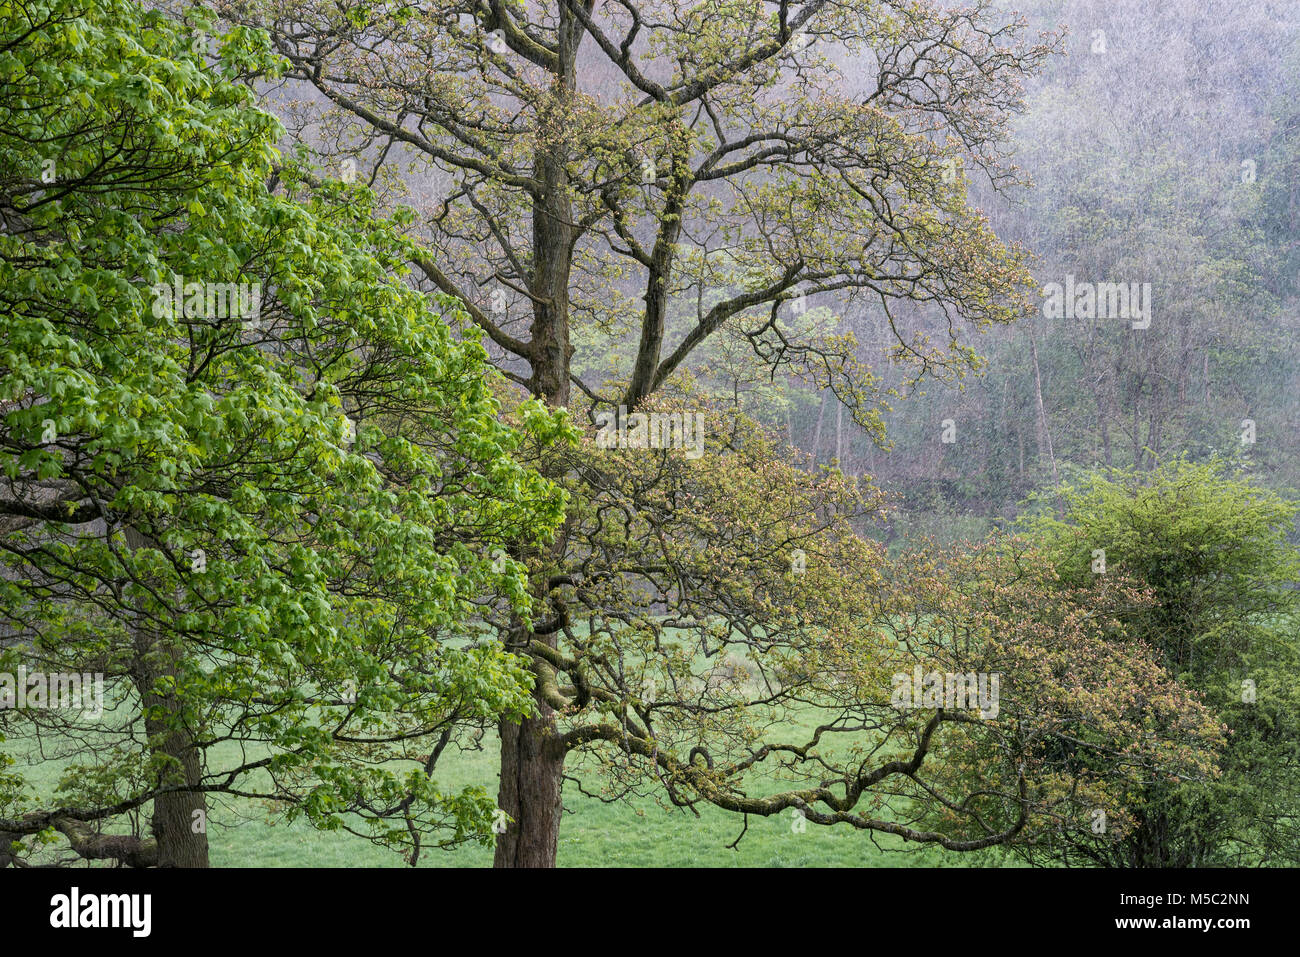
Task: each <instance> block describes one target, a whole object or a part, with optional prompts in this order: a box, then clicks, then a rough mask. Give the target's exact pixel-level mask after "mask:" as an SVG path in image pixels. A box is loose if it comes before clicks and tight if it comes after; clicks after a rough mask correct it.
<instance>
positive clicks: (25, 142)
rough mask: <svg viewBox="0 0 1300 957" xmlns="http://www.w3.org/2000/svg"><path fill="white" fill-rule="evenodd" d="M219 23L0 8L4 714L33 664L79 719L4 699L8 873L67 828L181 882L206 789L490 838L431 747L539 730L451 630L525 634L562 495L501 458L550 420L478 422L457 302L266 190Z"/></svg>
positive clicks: (509, 671)
mask: <svg viewBox="0 0 1300 957" xmlns="http://www.w3.org/2000/svg"><path fill="white" fill-rule="evenodd" d="M212 30H213V25H212V23H211V21H210V20H209V19H205V18H203V17H202V16H201V15H199V14H194V15H193V16H192V18H191V19H190V20H189V21H188V22H184V23H182V22H178V21H174V20H171V19H168V18H167V17H166V16H164V15H162V14H160V13H158V12H155V11H149V10H145V9H144V8H142V7H141V6H139V5H138V4H136V3H134V2H131V0H32V2H29V3H24V4H20V5H13V4H10V5H6V6H5V8H4V10H3V13H2V14H0V223H2V227H3V228H2V229H0V329H2V330H3V331H0V636H3V637H0V676H4V677H5V678H8V679H10V680H9V682H8V687H3V686H0V696H3V695H6V693H7V694H8V696H9V697H10V698H11V699H12V698H16V697H17V696H18V694H23V695H24V696H25V692H26V690H27V689H26V688H23V690H22V692H18V690H17V689H16V688H15V687H14V679H15V677H16V676H19V675H20V674H21V673H22V671H23V669H25V670H26V672H28V673H29V674H32V673H34V674H38V675H68V674H69V673H76V674H81V673H89V674H96V673H98V674H102V676H103V681H104V685H103V691H104V698H105V700H104V710H103V712H102V714H96V713H94V707H93V702H92V697H93V696H92V695H91V694H89V693H88V692H90V689H89V688H83V689H82V699H81V701H80V702H76V701H68V700H64V699H63V698H60V699H59V700H58V701H57V702H56V701H54V700H53V699H50V698H47V699H46V700H45V701H40V702H38V701H35V699H29V700H28V701H27V704H28V707H26V708H22V709H17V708H13V707H8V708H7V710H0V732H3V734H4V736H5V737H7V738H8V739H9V744H8V754H0V838H3V840H0V848H2V849H3V850H2V854H3V856H0V863H16V864H22V863H24V862H25V861H27V860H28V858H29V856H30V854H31V853H33V852H34V850H35V849H36V847H37V844H38V843H39V841H40V840H45V841H50V842H55V843H57V844H58V846H59V848H62V847H63V846H64V845H63V844H62V840H63V838H66V841H67V845H66V846H67V847H70V849H71V851H72V852H73V853H74V854H75V855H76V856H77V857H79V858H81V859H87V860H111V861H115V862H118V863H121V864H127V865H136V866H148V865H160V866H187V867H200V866H206V865H207V863H208V840H207V835H206V822H207V814H208V812H209V811H210V810H211V809H212V807H213V801H219V800H221V798H222V796H223V795H240V796H241V797H245V798H246V797H258V798H266V799H268V800H270V801H271V802H274V803H275V804H277V805H278V806H279V807H280V808H282V809H284V810H287V811H288V812H289V813H290V814H293V815H304V816H306V817H307V818H309V819H310V820H311V821H312V822H313V823H315V824H316V825H318V826H321V827H325V828H339V827H343V828H348V829H350V830H355V831H358V832H360V833H363V834H365V835H366V836H368V837H370V838H372V839H374V840H377V841H380V842H383V843H385V844H389V845H392V846H394V847H398V848H401V849H403V850H405V851H406V852H407V854H408V857H409V859H410V860H411V861H412V862H414V860H415V859H416V858H417V857H418V855H419V853H420V851H421V849H422V847H425V846H430V845H440V844H448V843H456V842H459V841H464V840H469V839H474V838H477V839H480V840H490V839H491V830H490V824H491V822H492V819H493V805H492V802H491V801H490V800H489V799H488V797H487V796H486V794H485V793H484V792H483V790H482V789H481V788H472V787H471V788H466V789H463V790H460V791H456V790H446V789H445V788H443V787H440V786H439V784H438V783H437V770H438V761H439V758H440V756H441V755H442V754H443V753H444V751H446V750H447V749H449V748H451V749H454V748H456V747H457V746H458V745H459V743H461V742H462V741H465V740H466V738H465V735H466V734H467V733H468V731H467V728H472V726H473V725H475V724H478V725H480V726H481V725H482V724H483V723H486V722H495V721H497V720H511V719H514V720H519V719H520V718H522V717H523V716H524V715H526V714H528V713H529V712H530V710H531V699H530V697H529V688H530V685H531V679H530V677H529V675H528V674H527V672H526V670H525V669H524V668H523V667H522V666H521V665H520V663H519V661H518V660H517V659H515V658H512V657H511V656H509V655H508V654H506V653H505V652H504V651H503V650H502V649H501V648H500V647H481V648H472V647H469V646H467V645H466V643H465V642H464V641H463V637H464V633H463V628H462V623H463V622H464V621H465V620H466V619H467V618H468V617H470V616H471V615H474V614H477V608H478V605H477V604H476V603H477V602H480V601H483V600H485V598H490V597H491V596H493V595H504V596H505V597H504V599H500V600H503V601H505V602H506V604H507V605H508V607H510V608H511V609H512V611H513V612H514V613H515V614H516V615H517V616H520V619H521V620H523V621H527V620H528V618H527V615H528V611H529V602H528V592H527V588H526V581H525V579H524V578H523V577H522V575H521V572H522V569H521V568H520V567H519V566H518V565H517V564H516V563H514V562H512V561H510V560H509V559H507V558H505V556H504V551H503V550H504V549H505V548H509V547H515V546H517V545H518V544H519V543H520V542H523V543H537V542H541V541H544V540H545V539H546V538H547V537H548V535H549V534H550V533H551V532H552V530H553V529H554V527H555V525H556V523H557V521H558V520H559V518H560V517H561V515H562V513H563V495H562V493H561V492H560V491H559V489H557V488H556V487H555V486H554V485H553V484H551V483H549V482H547V481H545V480H543V479H542V478H540V477H539V476H538V475H537V474H536V473H535V472H530V471H529V470H527V469H526V468H524V467H523V466H522V465H520V464H519V462H518V461H517V459H516V456H518V455H520V454H521V453H523V451H524V450H523V449H522V443H523V442H524V441H525V440H527V441H529V442H531V443H533V444H537V443H543V444H544V443H546V442H548V441H550V440H551V439H552V438H554V437H557V436H559V435H561V434H563V433H564V425H563V421H562V420H561V419H557V418H555V417H553V416H551V415H550V414H549V413H547V412H545V411H544V410H542V409H541V408H540V407H525V408H523V409H522V410H521V411H520V413H519V418H520V421H521V422H522V423H523V425H524V427H525V429H526V431H522V432H521V431H518V430H514V429H511V428H509V427H507V426H506V425H505V424H503V423H502V422H500V421H499V420H498V413H499V404H498V402H497V400H496V399H495V397H494V395H493V392H492V388H491V386H490V384H489V383H488V382H487V380H486V379H485V375H486V374H487V373H488V372H490V367H489V366H487V365H486V363H485V355H484V350H483V349H482V347H481V346H480V345H479V344H477V343H476V342H473V341H468V340H466V341H457V340H456V339H454V338H453V335H452V333H451V332H450V331H449V328H448V318H449V317H451V318H454V317H455V315H456V311H457V309H458V306H456V304H455V303H453V302H451V301H450V300H445V299H444V300H442V301H441V302H440V304H438V307H437V308H434V306H433V304H432V303H431V302H430V300H429V299H428V298H427V297H425V296H422V295H420V294H418V293H416V292H415V291H414V290H412V289H411V288H410V287H409V286H408V285H407V284H406V283H405V282H404V281H403V280H402V279H401V278H400V277H401V276H402V275H403V274H404V272H405V265H404V264H405V263H406V261H408V260H409V259H410V258H411V256H412V255H413V253H414V250H413V248H412V247H411V245H410V244H409V243H407V242H405V241H404V240H402V239H400V238H399V231H400V225H401V220H400V219H399V220H397V221H393V220H389V219H384V218H382V217H380V216H378V215H377V214H376V211H375V209H374V208H373V204H372V202H371V200H370V197H369V195H368V194H367V193H366V192H365V191H364V190H361V189H359V188H344V187H342V186H340V185H339V184H322V185H321V187H320V188H319V189H317V190H308V189H307V188H306V187H305V186H304V185H303V183H302V182H301V180H300V179H299V178H298V177H297V175H296V173H295V172H294V169H293V167H292V166H286V167H284V168H283V169H281V170H280V171H279V172H278V173H277V172H276V169H277V167H276V164H278V163H279V162H280V158H279V156H278V154H277V152H276V149H275V143H276V141H277V139H278V138H279V136H280V135H281V132H282V131H281V130H280V128H279V126H278V124H277V123H276V121H275V120H274V119H273V118H272V117H271V116H269V115H268V114H266V113H264V112H261V111H260V110H258V109H257V108H256V106H255V105H254V102H253V96H252V94H251V93H250V92H249V90H248V89H247V88H246V87H244V86H242V85H238V84H235V83H233V82H231V81H230V79H229V77H230V75H231V74H233V72H235V71H236V70H248V69H259V70H264V71H269V72H273V71H274V69H275V63H274V60H273V58H270V57H269V56H268V51H267V47H266V40H265V37H264V36H262V35H259V34H257V33H256V32H254V31H249V30H246V29H242V28H239V29H235V30H232V31H230V32H229V33H227V34H225V35H224V36H221V37H219V38H218V40H217V41H216V42H215V44H214V43H213V41H211V40H210V39H209V38H208V33H210V32H211V31H212ZM277 177H278V178H279V181H280V185H281V187H282V189H281V190H280V191H279V192H275V193H273V192H271V191H270V190H269V189H268V185H267V184H268V183H269V182H272V181H274V180H276V178H277ZM527 454H528V455H529V456H535V455H536V450H532V451H529V452H527ZM494 552H495V554H494ZM33 687H37V685H33ZM17 703H18V702H17V701H15V700H10V701H8V702H6V704H7V705H8V706H12V705H14V704H17ZM55 704H58V705H60V707H51V706H52V705H55ZM36 705H45V706H44V707H41V706H36ZM69 705H71V706H69ZM3 740H5V738H4V737H0V741H3ZM33 755H40V757H41V758H42V759H44V760H47V761H53V762H59V763H62V764H63V765H64V774H63V777H62V779H61V781H60V783H59V785H58V790H57V792H56V793H54V794H50V793H41V792H38V791H36V790H33V788H32V787H31V786H30V781H29V780H26V779H25V775H24V768H25V765H27V764H28V763H29V759H30V758H31V756H33ZM6 766H7V768H6ZM145 812H150V813H151V823H150V824H149V826H148V828H147V829H146V828H144V827H143V826H140V825H139V824H138V820H139V818H138V816H139V815H140V814H142V813H145ZM124 828H125V830H123V829H124ZM59 835H62V837H59ZM57 859H59V860H62V859H63V858H62V856H61V852H60V855H59V856H58V858H57Z"/></svg>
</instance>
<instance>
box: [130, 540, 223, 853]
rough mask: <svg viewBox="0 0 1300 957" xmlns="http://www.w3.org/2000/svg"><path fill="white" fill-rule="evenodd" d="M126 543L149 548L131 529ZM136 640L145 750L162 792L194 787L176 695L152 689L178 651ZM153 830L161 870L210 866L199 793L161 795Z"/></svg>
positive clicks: (196, 759) (154, 639)
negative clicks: (157, 764)
mask: <svg viewBox="0 0 1300 957" xmlns="http://www.w3.org/2000/svg"><path fill="white" fill-rule="evenodd" d="M126 541H127V544H128V545H129V546H130V547H131V548H132V549H136V548H143V547H147V546H148V544H149V540H148V538H147V537H146V536H144V535H143V534H141V533H140V532H139V531H137V530H136V529H134V528H130V527H128V528H127V529H126ZM134 637H135V661H134V663H133V667H132V669H131V672H132V679H133V680H134V682H135V686H136V690H137V691H138V692H139V694H140V702H141V704H142V705H143V706H144V709H145V722H144V727H145V732H146V733H147V734H148V736H149V747H150V749H151V751H152V753H153V754H154V756H155V757H156V758H160V759H162V761H163V762H164V763H165V767H164V770H163V775H162V781H161V783H162V784H163V786H164V787H167V786H175V785H178V784H179V785H183V786H184V785H191V786H193V785H198V784H199V783H200V781H201V780H202V773H203V767H202V760H201V757H200V754H199V751H198V749H197V748H196V747H195V746H194V738H193V735H192V734H191V733H190V732H189V730H188V729H186V728H185V726H184V723H183V719H182V718H181V716H180V715H179V714H178V709H179V702H178V701H177V700H176V698H175V697H174V695H163V694H158V693H157V691H156V690H155V687H156V685H157V683H158V679H160V678H164V677H175V676H177V675H178V673H179V671H180V662H181V652H180V650H179V649H178V648H176V647H175V646H174V645H171V644H167V643H165V642H163V641H161V640H160V639H159V638H158V636H156V635H153V634H151V633H150V632H149V631H148V630H147V629H145V628H138V629H137V630H136V634H135V636H134ZM152 827H153V836H154V840H155V841H156V842H157V849H158V850H157V861H158V866H159V867H207V866H208V833H207V830H208V826H207V798H206V796H205V795H204V793H203V792H202V791H184V790H181V791H168V792H166V793H164V794H159V795H158V796H157V797H155V798H154V801H153V822H152Z"/></svg>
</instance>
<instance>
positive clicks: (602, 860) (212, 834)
mask: <svg viewBox="0 0 1300 957" xmlns="http://www.w3.org/2000/svg"><path fill="white" fill-rule="evenodd" d="M483 745H484V747H483V750H482V751H473V752H465V753H460V754H456V755H452V756H451V757H450V759H444V763H443V764H440V765H439V769H440V771H441V772H442V773H440V774H439V776H438V781H439V784H440V785H442V786H443V787H444V788H448V789H450V788H457V789H459V788H460V787H464V786H469V785H479V786H481V787H484V788H486V790H487V792H488V793H489V794H490V795H493V796H495V794H496V791H497V751H496V740H495V738H491V739H489V738H488V737H485V738H484V742H483ZM25 770H26V776H27V778H28V780H29V782H30V783H31V784H32V785H33V786H35V787H36V788H37V789H38V790H40V791H43V792H47V791H49V790H52V789H53V787H54V786H55V784H56V782H57V779H58V776H59V774H60V772H61V770H62V768H61V766H60V765H59V764H56V763H52V762H50V763H43V764H40V765H37V766H34V767H30V768H27V769H25ZM583 783H584V786H585V788H586V789H587V790H589V791H593V790H595V789H596V788H597V787H598V782H597V781H596V780H595V778H594V777H593V778H592V780H591V781H590V782H588V781H587V780H586V779H585V778H584V779H583ZM564 804H565V815H564V820H563V823H562V825H561V830H560V846H559V861H558V862H559V865H560V866H561V867H593V866H594V867H910V866H918V865H920V866H929V867H935V866H951V867H962V866H970V865H976V864H983V865H989V864H997V863H999V861H1000V860H1001V859H1000V858H999V857H997V856H996V855H989V854H979V855H966V854H954V853H949V852H943V851H939V850H936V849H933V848H916V847H915V846H906V849H904V848H905V845H904V844H903V843H902V842H901V841H900V840H898V839H895V838H892V837H889V836H882V837H879V838H875V839H874V840H873V838H872V837H871V836H870V835H868V834H866V833H864V832H861V831H857V830H853V829H850V828H847V827H842V826H840V827H835V828H825V827H818V826H816V825H811V824H809V825H807V827H806V830H805V831H804V832H803V833H795V831H794V829H793V827H792V823H793V822H792V819H791V818H790V817H789V815H786V816H781V817H772V818H766V819H761V818H755V817H751V818H750V819H749V829H748V831H747V832H746V834H745V837H744V839H743V840H742V841H741V842H740V845H739V847H738V849H735V850H732V849H730V848H728V847H727V845H728V844H730V843H731V842H733V841H734V840H735V839H736V837H737V835H738V834H740V831H741V828H742V826H743V821H742V819H741V817H740V816H739V815H734V814H730V813H727V812H724V811H720V810H717V809H714V808H701V809H700V817H698V818H697V817H696V816H695V815H694V814H692V813H690V812H689V811H681V810H673V811H666V810H664V809H663V808H662V807H660V806H659V805H657V804H656V803H654V802H653V801H652V800H649V799H641V800H635V801H633V802H632V803H630V804H629V803H622V802H620V803H614V804H607V803H605V802H602V801H600V800H598V799H595V798H591V797H586V796H584V795H583V794H581V793H580V791H579V790H578V789H577V788H576V787H574V786H572V785H568V786H566V788H565V794H564ZM208 821H209V828H208V838H209V844H210V849H211V861H212V865H213V866H214V867H404V866H406V864H405V862H404V861H403V860H402V858H401V856H400V855H399V854H398V853H397V852H394V851H391V850H387V849H385V848H381V847H378V846H376V845H373V844H371V843H370V842H369V841H367V840H365V839H364V838H361V837H357V836H354V835H351V834H347V833H344V832H333V833H325V832H321V831H318V830H316V829H315V828H313V827H311V826H310V825H309V824H306V823H304V822H297V823H294V824H286V823H284V822H283V821H277V822H276V823H274V824H273V823H271V820H270V814H269V813H268V809H267V808H266V807H265V806H262V805H260V804H259V803H257V802H254V801H250V800H246V799H242V798H241V799H231V798H228V797H224V796H221V797H218V798H217V800H216V801H215V802H214V803H213V805H212V806H211V807H210V808H209V818H208ZM491 863H492V849H491V848H490V847H483V846H480V845H477V844H472V845H466V846H461V847H458V848H455V849H452V850H446V851H442V850H426V851H424V852H423V854H422V855H421V858H420V862H419V866H421V867H488V866H490V865H491Z"/></svg>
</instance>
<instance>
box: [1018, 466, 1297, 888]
mask: <svg viewBox="0 0 1300 957" xmlns="http://www.w3.org/2000/svg"><path fill="white" fill-rule="evenodd" d="M1061 496H1062V501H1063V507H1064V513H1063V515H1061V516H1060V517H1056V516H1054V515H1051V514H1047V515H1042V516H1039V517H1036V518H1033V519H1030V520H1027V521H1026V525H1027V530H1028V533H1029V534H1030V536H1031V537H1032V538H1033V539H1035V540H1036V541H1037V542H1039V543H1040V545H1041V546H1042V547H1043V548H1044V549H1045V550H1046V552H1047V555H1048V556H1049V558H1050V560H1051V563H1052V566H1053V568H1055V569H1056V571H1057V572H1058V573H1059V575H1060V580H1061V583H1062V586H1063V587H1069V588H1074V589H1079V588H1087V587H1089V585H1090V583H1091V584H1093V585H1094V586H1095V587H1101V586H1102V585H1103V584H1104V583H1105V582H1106V580H1107V579H1109V578H1110V577H1112V576H1115V575H1123V576H1128V577H1129V578H1131V579H1133V580H1135V581H1137V582H1139V583H1142V584H1144V585H1145V586H1146V587H1148V588H1149V589H1150V590H1151V592H1152V593H1153V595H1154V599H1155V600H1154V602H1153V603H1150V604H1145V605H1140V606H1136V607H1134V608H1131V609H1127V610H1125V611H1123V612H1122V613H1121V614H1120V616H1119V618H1120V620H1121V621H1122V622H1123V623H1124V626H1125V630H1126V632H1127V635H1128V636H1129V639H1137V640H1140V641H1142V642H1144V643H1145V644H1147V645H1149V646H1150V647H1151V648H1152V649H1154V651H1155V652H1156V654H1157V656H1158V660H1159V661H1160V662H1161V663H1162V665H1163V666H1164V668H1165V669H1166V670H1167V671H1168V673H1169V674H1170V675H1172V676H1173V677H1174V678H1175V679H1176V680H1177V681H1178V682H1179V683H1180V684H1181V685H1183V686H1184V687H1185V688H1187V689H1188V690H1190V691H1192V692H1194V693H1195V694H1196V695H1197V696H1198V697H1199V698H1200V699H1201V700H1202V701H1203V702H1204V704H1205V706H1206V707H1207V708H1209V709H1210V710H1211V712H1213V713H1214V715H1215V716H1216V717H1217V719H1218V720H1219V721H1221V722H1222V723H1223V724H1224V725H1226V726H1227V728H1228V731H1229V734H1228V737H1227V740H1226V744H1225V746H1224V749H1223V751H1222V753H1221V755H1220V756H1219V758H1218V763H1219V766H1220V768H1221V771H1222V773H1221V775H1220V776H1219V777H1218V778H1217V779H1215V780H1209V781H1195V782H1181V781H1168V780H1163V779H1158V778H1153V779H1150V780H1148V781H1146V782H1144V783H1143V784H1142V786H1140V787H1137V788H1134V789H1132V790H1131V791H1130V792H1129V793H1128V794H1126V795H1125V796H1124V798H1123V801H1124V803H1125V805H1126V813H1127V815H1128V816H1129V817H1130V818H1131V819H1132V821H1133V822H1134V825H1135V826H1134V828H1133V829H1132V831H1131V833H1129V834H1128V835H1126V836H1125V838H1124V839H1123V840H1122V841H1120V842H1109V841H1097V840H1092V839H1084V840H1079V839H1078V837H1079V832H1071V833H1070V834H1068V835H1066V836H1065V839H1064V841H1063V843H1064V847H1063V848H1061V847H1057V848H1056V849H1055V850H1054V851H1053V852H1054V853H1057V854H1058V856H1059V853H1062V852H1064V853H1066V854H1067V855H1068V857H1070V858H1075V857H1078V858H1082V859H1087V860H1092V861H1095V862H1098V863H1103V864H1109V865H1115V866H1127V867H1203V866H1214V865H1219V866H1223V865H1233V866H1256V865H1260V864H1272V865H1278V864H1282V865H1290V866H1294V865H1295V864H1296V863H1298V862H1300V829H1298V827H1297V821H1298V820H1300V814H1298V812H1300V745H1298V744H1297V742H1300V717H1298V715H1300V617H1298V615H1297V592H1296V590H1295V584H1296V582H1297V580H1300V555H1298V554H1297V551H1296V549H1295V548H1294V547H1293V546H1291V545H1290V544H1288V536H1289V535H1290V534H1292V533H1293V532H1294V530H1295V524H1294V523H1295V515H1296V511H1297V508H1296V506H1295V505H1294V504H1292V503H1290V502H1287V501H1284V500H1283V499H1281V498H1280V497H1279V496H1277V495H1276V494H1275V493H1272V492H1269V491H1266V490H1264V489H1261V488H1260V487H1259V486H1258V485H1256V484H1255V483H1253V482H1251V481H1250V480H1249V479H1246V478H1243V477H1240V476H1236V475H1233V474H1231V473H1230V471H1229V469H1228V467H1227V466H1226V465H1225V464H1224V463H1223V462H1221V461H1217V460H1216V461H1211V462H1208V463H1201V464H1193V463H1188V462H1186V461H1176V462H1173V463H1170V464H1168V465H1166V466H1163V467H1161V468H1160V469H1158V470H1157V471H1155V472H1152V473H1150V474H1147V475H1143V474H1138V473H1135V472H1124V471H1116V472H1105V473H1095V474H1091V475H1089V476H1087V477H1085V478H1083V479H1081V480H1079V481H1078V482H1076V483H1073V484H1071V485H1068V486H1066V487H1065V488H1064V489H1062V490H1061ZM1099 559H1100V560H1101V561H1102V562H1103V563H1104V565H1098V564H1097V562H1098V560H1099ZM1103 567H1104V572H1099V571H1097V569H1098V568H1103ZM1083 834H1084V836H1085V838H1087V837H1088V835H1087V834H1086V832H1083Z"/></svg>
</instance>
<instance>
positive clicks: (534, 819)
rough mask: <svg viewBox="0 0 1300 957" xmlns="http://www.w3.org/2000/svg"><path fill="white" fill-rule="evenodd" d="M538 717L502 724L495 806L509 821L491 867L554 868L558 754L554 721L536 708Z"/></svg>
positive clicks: (560, 764)
mask: <svg viewBox="0 0 1300 957" xmlns="http://www.w3.org/2000/svg"><path fill="white" fill-rule="evenodd" d="M538 708H539V710H540V711H542V712H543V714H542V715H541V716H539V717H536V718H527V719H525V720H524V721H522V722H520V723H519V724H514V723H512V722H509V721H502V722H501V726H500V730H501V791H500V794H499V797H498V800H497V804H498V806H499V807H500V808H501V810H503V811H505V813H506V814H507V815H508V816H509V818H510V820H509V821H508V822H507V823H506V830H505V833H504V834H498V835H497V846H496V855H495V857H494V859H493V862H492V863H493V866H494V867H554V866H555V858H556V851H557V848H558V846H559V836H560V814H561V812H562V811H563V801H562V797H561V793H560V791H561V784H562V782H563V780H564V751H563V748H562V747H561V746H560V745H559V737H558V736H557V735H556V733H555V715H554V712H552V711H551V709H550V707H548V706H547V705H546V704H544V703H541V702H539V705H538Z"/></svg>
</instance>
